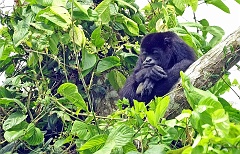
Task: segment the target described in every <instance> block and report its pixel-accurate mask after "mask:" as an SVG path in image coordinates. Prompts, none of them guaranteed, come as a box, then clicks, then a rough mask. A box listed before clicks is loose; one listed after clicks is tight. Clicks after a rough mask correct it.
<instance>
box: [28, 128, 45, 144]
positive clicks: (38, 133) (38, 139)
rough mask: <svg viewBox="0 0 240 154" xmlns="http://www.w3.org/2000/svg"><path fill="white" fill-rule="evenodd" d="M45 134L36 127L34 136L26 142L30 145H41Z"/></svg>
mask: <svg viewBox="0 0 240 154" xmlns="http://www.w3.org/2000/svg"><path fill="white" fill-rule="evenodd" d="M43 137H44V136H43V133H42V132H41V130H40V129H39V128H37V127H35V129H34V132H33V135H32V136H31V137H30V138H28V139H26V142H27V143H28V144H29V145H39V144H41V143H42V142H43Z"/></svg>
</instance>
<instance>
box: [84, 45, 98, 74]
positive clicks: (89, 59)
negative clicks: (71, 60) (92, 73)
mask: <svg viewBox="0 0 240 154" xmlns="http://www.w3.org/2000/svg"><path fill="white" fill-rule="evenodd" d="M96 62H97V58H96V55H95V54H91V53H89V52H88V51H87V50H83V51H82V70H83V71H85V70H87V69H90V68H92V67H93V66H94V65H95V64H96Z"/></svg>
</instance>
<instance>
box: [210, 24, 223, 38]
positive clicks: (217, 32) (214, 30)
mask: <svg viewBox="0 0 240 154" xmlns="http://www.w3.org/2000/svg"><path fill="white" fill-rule="evenodd" d="M206 30H207V31H208V32H209V33H210V34H212V35H213V36H223V35H224V34H225V32H224V30H223V29H222V28H221V27H219V26H208V27H207V29H206Z"/></svg>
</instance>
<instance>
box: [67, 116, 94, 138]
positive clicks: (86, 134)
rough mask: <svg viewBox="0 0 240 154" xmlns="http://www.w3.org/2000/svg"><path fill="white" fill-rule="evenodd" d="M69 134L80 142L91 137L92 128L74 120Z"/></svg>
mask: <svg viewBox="0 0 240 154" xmlns="http://www.w3.org/2000/svg"><path fill="white" fill-rule="evenodd" d="M71 133H73V134H74V135H77V136H78V137H79V138H80V139H82V140H89V138H90V137H92V134H93V128H92V127H91V126H89V125H88V124H86V123H84V122H81V121H77V120H75V121H74V123H73V126H72V130H71Z"/></svg>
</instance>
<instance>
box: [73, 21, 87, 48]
mask: <svg viewBox="0 0 240 154" xmlns="http://www.w3.org/2000/svg"><path fill="white" fill-rule="evenodd" d="M69 35H70V38H71V40H72V42H74V43H76V44H77V45H78V46H80V47H84V46H85V44H86V37H85V34H84V32H83V29H82V27H81V26H80V25H78V27H76V26H75V25H74V27H73V29H71V30H70V31H69Z"/></svg>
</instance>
